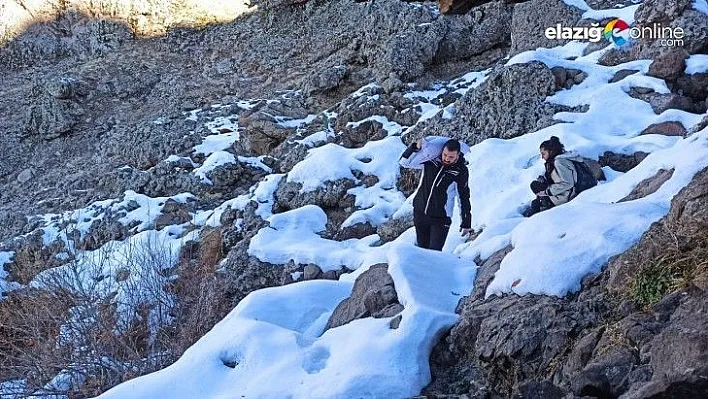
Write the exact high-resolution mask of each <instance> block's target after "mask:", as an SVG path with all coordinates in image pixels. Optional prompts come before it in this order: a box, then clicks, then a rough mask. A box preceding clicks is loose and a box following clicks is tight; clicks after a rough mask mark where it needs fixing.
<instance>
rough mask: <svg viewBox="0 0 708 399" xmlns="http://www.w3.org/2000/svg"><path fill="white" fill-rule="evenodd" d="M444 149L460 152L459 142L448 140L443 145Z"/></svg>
mask: <svg viewBox="0 0 708 399" xmlns="http://www.w3.org/2000/svg"><path fill="white" fill-rule="evenodd" d="M445 148H447V150H448V151H457V152H460V142H459V141H457V140H455V139H450V140H448V141H447V142H446V143H445Z"/></svg>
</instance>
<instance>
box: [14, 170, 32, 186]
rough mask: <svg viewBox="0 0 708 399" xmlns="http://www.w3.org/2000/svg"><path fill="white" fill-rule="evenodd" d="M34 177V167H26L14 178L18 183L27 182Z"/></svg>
mask: <svg viewBox="0 0 708 399" xmlns="http://www.w3.org/2000/svg"><path fill="white" fill-rule="evenodd" d="M33 177H34V169H32V168H27V169H25V170H23V171H22V172H20V173H19V174H18V175H17V177H16V178H15V179H16V180H17V181H18V182H19V183H27V182H28V181H29V180H30V179H31V178H33Z"/></svg>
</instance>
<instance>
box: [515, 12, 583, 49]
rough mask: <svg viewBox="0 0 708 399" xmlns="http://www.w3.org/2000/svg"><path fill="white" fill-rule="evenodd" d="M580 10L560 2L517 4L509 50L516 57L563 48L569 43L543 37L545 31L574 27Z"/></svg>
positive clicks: (579, 15)
mask: <svg viewBox="0 0 708 399" xmlns="http://www.w3.org/2000/svg"><path fill="white" fill-rule="evenodd" d="M582 15H583V11H582V10H580V9H579V8H577V7H574V6H570V5H568V4H566V3H565V2H562V1H554V0H531V1H527V2H523V3H520V4H516V5H515V6H514V13H513V17H512V20H511V50H510V55H512V56H513V55H515V54H518V53H521V52H523V51H526V50H535V49H537V48H539V47H548V48H550V47H556V46H562V45H563V44H564V43H565V42H568V41H569V40H565V39H548V38H546V34H545V31H546V28H548V27H555V26H556V25H557V24H561V25H562V26H575V25H576V24H577V22H578V21H579V20H580V19H581V18H582Z"/></svg>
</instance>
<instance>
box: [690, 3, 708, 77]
mask: <svg viewBox="0 0 708 399" xmlns="http://www.w3.org/2000/svg"><path fill="white" fill-rule="evenodd" d="M706 14H708V11H707V12H706ZM685 72H686V74H687V75H693V74H695V73H706V72H708V55H706V54H693V55H691V56H690V57H688V59H687V60H686V71H685Z"/></svg>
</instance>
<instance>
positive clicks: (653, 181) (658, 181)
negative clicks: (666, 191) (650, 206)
mask: <svg viewBox="0 0 708 399" xmlns="http://www.w3.org/2000/svg"><path fill="white" fill-rule="evenodd" d="M673 174H674V170H673V169H670V170H666V169H660V170H659V172H657V174H656V175H654V176H652V177H650V178H647V179H644V180H642V181H641V182H639V184H637V186H636V187H634V189H633V190H632V192H630V193H629V194H627V196H626V197H624V198H622V199H621V200H619V201H617V202H625V201H634V200H636V199H639V198H644V197H646V196H647V195H649V194H652V193H655V192H656V191H657V190H658V189H659V188H661V185H662V184H664V183H666V181H667V180H669V179H670V178H671V176H672V175H673Z"/></svg>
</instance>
